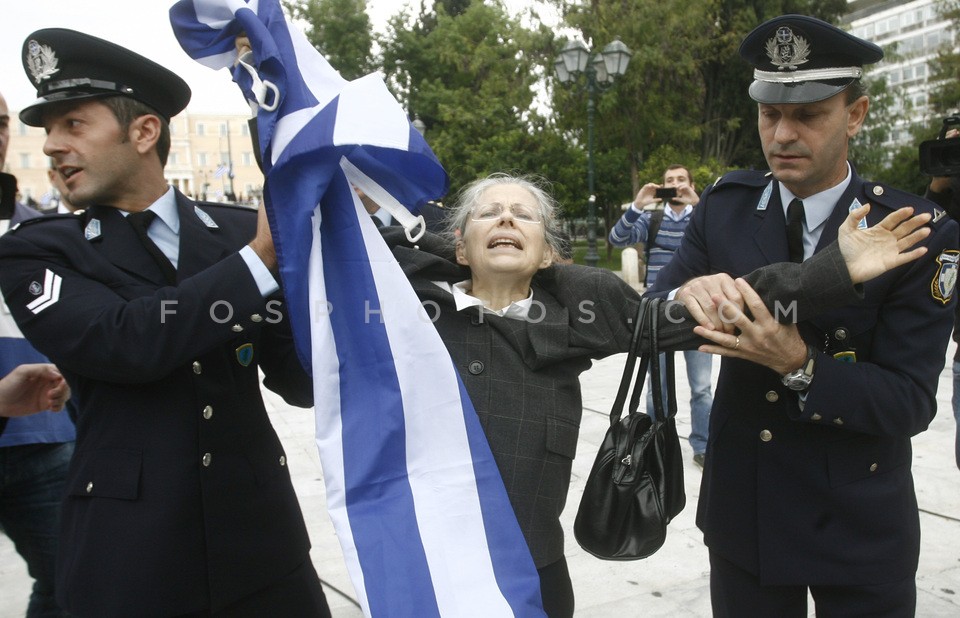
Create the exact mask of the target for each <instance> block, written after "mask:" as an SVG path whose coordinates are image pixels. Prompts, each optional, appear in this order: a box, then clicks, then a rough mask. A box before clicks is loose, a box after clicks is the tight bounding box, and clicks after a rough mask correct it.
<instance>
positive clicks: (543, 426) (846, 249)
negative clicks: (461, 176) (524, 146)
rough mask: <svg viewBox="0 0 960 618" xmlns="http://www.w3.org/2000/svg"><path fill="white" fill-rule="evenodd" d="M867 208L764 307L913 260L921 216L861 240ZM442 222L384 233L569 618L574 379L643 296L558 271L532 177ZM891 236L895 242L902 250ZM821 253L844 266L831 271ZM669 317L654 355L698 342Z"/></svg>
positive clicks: (816, 307)
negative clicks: (567, 512) (409, 232)
mask: <svg viewBox="0 0 960 618" xmlns="http://www.w3.org/2000/svg"><path fill="white" fill-rule="evenodd" d="M867 210H868V209H867V208H866V207H864V208H863V209H858V210H857V211H856V212H854V213H852V214H851V215H850V217H849V218H848V219H847V221H846V222H845V223H844V225H843V228H842V230H841V232H840V237H839V239H840V242H839V243H837V244H835V245H834V246H833V249H832V251H831V252H829V253H824V254H822V255H821V256H819V258H818V259H817V260H811V262H810V263H807V264H803V265H800V264H779V265H775V266H768V267H767V268H765V269H761V270H759V271H757V272H755V273H752V274H751V275H749V276H748V279H749V281H750V282H751V283H752V284H753V285H754V286H755V287H756V289H757V292H759V293H760V294H761V296H762V297H763V298H764V300H765V301H766V302H767V303H768V305H769V306H771V307H772V306H774V302H775V301H779V302H784V303H790V302H791V300H797V301H798V303H799V308H798V311H799V312H800V314H801V315H807V314H810V313H816V312H818V311H821V310H823V309H825V308H827V307H832V306H839V305H841V304H843V303H845V302H849V301H850V300H853V299H854V298H858V297H859V296H858V295H857V294H855V293H854V294H848V292H850V291H851V290H852V289H853V288H852V287H851V286H850V282H853V283H855V284H859V283H860V282H861V281H865V280H867V279H870V278H872V277H874V276H876V275H878V274H880V273H881V272H883V271H885V270H887V269H888V268H890V267H892V266H893V265H894V264H898V263H902V262H901V261H902V260H910V259H914V258H916V257H918V256H919V255H920V254H922V252H923V249H920V250H919V253H914V252H912V251H911V252H910V253H909V254H901V253H900V252H901V251H903V250H905V249H906V248H907V245H908V244H912V243H913V242H915V241H916V240H919V239H920V238H922V237H925V236H926V234H927V233H928V230H927V229H926V228H922V229H918V230H917V235H916V236H914V235H913V234H912V229H914V228H913V227H912V226H913V225H916V224H921V223H925V222H926V221H929V219H930V217H929V215H922V216H920V217H915V218H914V219H913V220H911V221H912V223H911V224H910V225H906V224H905V225H897V223H898V222H899V221H902V220H903V219H904V217H906V216H908V215H909V214H910V209H905V210H904V211H901V212H898V213H894V215H891V217H890V218H888V219H887V220H885V222H884V223H882V224H880V225H878V226H874V227H873V228H870V229H868V230H858V229H857V221H858V220H859V219H860V218H862V217H863V216H864V214H865V213H866V211H867ZM449 222H450V223H449V226H450V227H449V228H448V229H449V231H450V234H448V235H446V236H444V237H441V236H436V235H433V234H429V233H428V234H425V235H424V236H423V237H422V238H420V239H419V240H417V242H416V244H415V245H414V244H413V243H411V242H410V241H409V240H408V239H407V238H406V235H405V234H404V231H403V229H402V228H401V227H399V226H393V227H383V228H381V229H380V232H381V234H383V235H384V238H385V240H386V241H387V244H388V245H389V246H391V247H392V248H393V254H394V256H395V257H396V258H397V261H398V262H399V263H400V266H401V268H402V269H403V271H404V273H405V274H406V275H407V277H408V278H409V279H410V283H411V285H412V286H413V289H414V291H415V292H416V293H417V295H418V296H419V298H420V300H421V301H422V302H423V303H424V304H425V306H427V305H428V304H429V305H430V306H432V307H435V312H434V310H431V319H432V320H433V322H434V324H435V326H436V328H437V331H438V333H439V334H440V337H441V339H443V341H444V343H445V345H446V346H447V349H448V350H449V351H450V355H451V357H452V358H453V361H454V364H455V365H456V367H457V371H458V372H459V374H460V376H461V379H462V380H463V384H464V386H465V388H466V390H467V393H468V394H469V395H470V400H471V402H472V403H473V407H474V408H475V409H476V411H477V415H478V416H479V418H480V422H481V424H482V426H483V429H484V432H485V433H486V436H487V439H488V441H489V443H490V448H491V451H492V453H493V456H494V459H495V460H496V462H497V466H498V468H499V469H500V473H501V476H502V478H503V482H504V484H505V486H506V490H507V494H508V496H509V498H510V502H511V505H512V506H513V510H514V513H515V514H516V517H517V521H518V522H519V524H520V529H521V530H522V532H523V534H524V537H525V539H526V541H527V545H528V547H529V549H530V553H531V555H532V557H533V561H534V564H535V565H536V567H537V570H538V572H539V574H540V588H541V593H542V597H543V603H544V608H545V610H546V613H547V615H548V616H549V617H550V618H569V617H570V616H572V615H573V611H574V596H573V587H572V584H571V581H570V575H569V572H568V569H567V563H566V559H565V558H564V533H563V528H562V526H561V524H560V514H561V512H562V511H563V508H564V505H565V503H566V498H567V490H568V488H569V485H570V473H571V467H572V463H573V458H574V456H575V455H576V451H577V438H578V434H579V429H580V419H581V414H582V412H583V405H582V398H581V390H580V381H579V376H580V374H581V373H582V372H583V371H585V370H587V369H589V368H590V366H591V364H592V361H593V360H594V359H598V358H604V357H606V356H609V355H611V354H616V353H620V352H625V351H626V349H627V347H628V346H629V345H630V341H631V337H632V333H633V320H634V318H635V317H636V315H637V309H638V305H639V303H640V296H639V295H638V294H637V293H636V292H635V291H634V290H633V289H632V288H631V287H630V286H629V285H627V284H626V283H624V282H623V281H622V280H621V279H620V278H619V277H617V276H616V275H615V274H614V273H612V272H611V271H609V270H605V269H598V268H590V267H587V266H580V265H575V264H560V263H557V262H556V260H555V256H556V255H557V254H558V253H561V252H562V250H563V249H562V248H561V247H560V242H561V241H560V235H559V229H560V227H559V219H558V216H557V207H556V203H555V201H554V200H553V198H552V197H551V196H550V195H549V194H548V193H547V192H546V190H545V189H544V188H543V186H542V183H541V182H540V181H538V180H537V179H532V178H529V177H520V176H511V175H506V174H497V175H494V176H491V177H489V178H484V179H481V180H478V181H475V182H473V183H470V184H469V185H467V186H466V187H465V188H464V189H463V190H462V191H461V192H460V195H459V198H458V200H457V203H456V205H455V206H454V207H453V208H452V209H451V212H450V216H449ZM891 231H892V232H893V233H894V234H895V235H897V236H898V237H900V238H902V239H903V242H902V244H900V246H898V242H896V241H893V238H892V237H891ZM871 238H872V239H874V240H880V239H881V238H888V240H891V241H893V242H892V244H888V245H887V248H888V251H887V252H886V255H881V253H883V252H881V253H874V252H872V251H866V250H867V249H868V246H867V245H868V244H871V243H868V239H871ZM857 241H860V242H862V243H867V244H862V245H860V249H861V250H864V251H861V250H857V249H855V248H854V247H853V246H852V245H851V243H853V244H857ZM875 248H876V249H878V250H879V246H876V247H875ZM838 249H839V250H838ZM868 253H869V254H870V255H867V254H868ZM831 254H832V255H833V257H834V258H838V257H839V255H840V254H842V255H843V256H844V258H843V259H841V260H840V261H839V263H837V262H834V263H833V264H829V263H827V262H825V260H830V259H831V258H830V255H831ZM858 255H859V258H860V259H858V258H857V256H858ZM856 263H859V265H858V264H856ZM863 266H866V267H867V268H868V269H869V271H870V272H866V271H864V270H863V269H862V267H863ZM848 272H849V275H848ZM848 277H849V278H850V279H849V281H848V279H847V278H848ZM726 283H727V284H728V285H730V286H733V284H734V282H733V280H732V279H729V278H728V280H727V281H726ZM747 289H749V287H748V288H747ZM751 292H752V291H751ZM838 295H839V298H838ZM672 309H673V308H672ZM675 309H676V310H677V311H676V312H673V311H672V310H671V316H670V318H669V319H668V318H667V317H662V318H661V319H660V329H659V337H660V345H661V347H662V348H663V349H664V350H681V349H690V348H693V347H696V346H697V345H698V343H702V342H703V340H701V339H699V338H698V337H696V336H694V333H693V326H694V324H696V323H697V322H696V321H695V319H697V320H702V321H703V323H708V322H709V320H708V319H707V318H706V316H705V315H704V314H703V313H699V314H698V315H694V316H693V318H691V315H690V314H685V313H683V307H675ZM661 311H664V312H665V311H666V308H661ZM754 316H755V318H756V319H757V320H758V321H761V322H762V321H764V320H772V317H771V314H770V312H769V311H767V310H766V309H765V308H764V306H763V304H760V305H759V307H754ZM716 324H717V325H720V323H719V322H717V323H716ZM718 327H719V326H718Z"/></svg>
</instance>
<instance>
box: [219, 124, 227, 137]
mask: <svg viewBox="0 0 960 618" xmlns="http://www.w3.org/2000/svg"><path fill="white" fill-rule="evenodd" d="M228 126H229V125H227V123H225V122H221V123H220V137H226V136H227V133H228V130H227V127H228Z"/></svg>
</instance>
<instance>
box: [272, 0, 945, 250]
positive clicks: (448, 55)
mask: <svg viewBox="0 0 960 618" xmlns="http://www.w3.org/2000/svg"><path fill="white" fill-rule="evenodd" d="M945 2H946V6H947V7H948V9H949V10H951V11H954V13H951V14H952V15H954V16H956V15H958V14H960V8H958V7H960V0H945ZM398 4H399V3H398ZM538 4H539V5H541V6H542V5H552V7H553V8H555V9H558V10H559V11H560V14H561V16H562V19H563V23H562V24H560V28H559V29H558V31H559V32H562V33H563V34H564V36H571V35H570V34H568V33H570V32H573V35H572V36H575V37H576V38H580V39H582V40H584V41H586V42H587V44H588V46H590V47H592V49H593V50H594V51H595V52H596V51H601V50H602V48H603V47H604V46H605V45H606V44H608V43H609V42H611V41H613V40H614V39H616V38H619V39H620V40H621V41H623V42H624V43H625V44H626V45H627V46H628V47H630V49H631V50H632V51H633V57H632V59H631V61H630V66H629V69H628V71H627V73H626V75H625V76H623V77H622V78H620V79H619V80H617V82H616V83H615V84H614V85H613V87H612V88H609V89H604V90H602V91H599V92H595V96H594V101H595V124H594V148H593V163H594V170H595V174H594V178H595V193H596V197H597V201H596V209H597V215H598V217H599V219H600V223H599V225H598V227H607V228H609V226H610V225H612V224H613V222H614V221H615V220H616V218H617V217H619V216H620V205H621V204H623V203H624V202H626V201H628V200H630V199H632V197H633V196H634V195H635V194H636V192H637V190H638V189H639V187H640V185H642V184H643V183H645V182H650V181H651V180H657V179H659V178H661V177H662V174H663V170H664V169H665V168H666V166H667V165H669V164H671V163H681V164H684V165H686V166H688V167H690V168H691V171H692V172H693V176H694V181H695V182H696V187H697V189H698V191H700V192H702V191H703V190H704V189H705V188H706V187H707V185H709V184H710V183H712V182H714V181H715V180H716V178H717V177H718V176H719V175H721V174H722V173H725V172H726V171H728V170H729V169H733V168H741V167H746V168H757V169H764V168H766V162H765V161H764V158H763V153H762V151H761V148H760V143H759V138H758V136H757V130H756V110H757V106H756V104H755V103H754V102H753V101H751V100H750V98H749V96H748V95H747V88H748V86H749V84H750V81H751V79H752V73H751V70H750V67H749V66H748V65H747V64H746V63H744V62H743V61H742V60H741V59H740V57H739V54H738V53H737V49H738V47H739V45H740V42H741V41H742V40H743V37H744V36H745V35H746V34H747V33H748V32H749V31H750V30H752V29H753V28H754V27H755V26H756V25H757V24H759V23H760V22H762V21H764V20H766V19H769V18H771V17H774V16H776V15H779V14H784V13H800V14H805V15H813V16H817V17H820V18H823V19H826V20H828V21H836V18H837V17H838V16H839V15H840V14H841V13H842V12H843V11H844V10H845V9H846V7H847V2H846V0H579V1H577V0H539V3H538ZM286 5H287V7H288V9H289V10H290V11H291V12H292V13H293V14H294V15H295V16H296V17H298V18H299V19H302V20H305V21H307V22H309V24H310V25H311V29H310V36H311V37H312V38H311V40H312V41H313V42H314V44H315V45H317V46H318V48H320V49H321V51H323V52H324V53H326V54H327V55H328V57H329V59H330V60H331V63H332V64H333V65H334V66H336V67H337V68H338V69H340V70H341V72H342V73H343V74H344V76H345V77H353V76H355V75H357V74H360V73H365V72H367V71H368V70H370V69H373V68H377V69H379V70H381V71H382V72H383V74H384V75H385V78H386V81H387V84H388V86H389V87H390V88H391V90H392V91H393V92H394V94H395V95H396V96H397V98H398V100H400V101H401V103H402V104H403V105H404V107H405V108H406V109H407V110H408V113H409V115H410V117H411V118H416V117H419V118H420V120H422V121H423V122H424V124H425V125H426V133H425V136H426V139H427V141H428V143H429V144H430V145H431V147H432V148H433V149H434V151H435V152H436V154H437V156H438V157H439V159H440V161H441V162H442V163H443V164H444V166H445V167H446V169H447V171H448V173H449V174H450V177H451V187H452V189H453V190H454V191H455V190H457V189H459V188H460V187H461V186H462V185H463V184H465V183H467V182H469V181H471V180H474V179H476V178H478V177H481V176H485V175H487V174H489V173H492V172H496V171H514V172H520V173H535V174H540V175H542V176H544V177H545V178H546V179H548V180H550V181H551V182H552V189H553V192H554V194H555V196H556V197H557V199H558V200H559V201H560V203H561V205H562V206H563V208H564V211H565V213H566V216H567V217H569V218H571V219H582V218H583V217H585V216H586V210H587V198H588V193H589V191H588V189H587V141H588V139H587V137H588V136H587V126H588V123H587V109H588V98H589V97H588V94H589V93H588V92H587V88H586V87H585V84H584V78H583V77H581V78H580V80H579V82H578V83H573V84H571V83H567V84H562V83H560V82H559V81H558V80H557V78H556V74H555V72H554V67H553V61H554V59H555V58H556V56H557V54H558V53H559V51H560V48H561V47H562V46H563V44H564V42H565V40H563V39H561V38H558V36H557V35H556V34H555V33H554V32H553V29H551V28H548V27H547V26H545V25H543V24H541V23H539V22H537V21H536V19H535V18H534V19H529V18H528V19H527V21H523V20H521V17H519V16H514V15H511V14H510V13H508V11H507V10H506V8H505V6H504V4H503V2H502V0H485V1H484V0H437V1H436V2H426V1H423V0H421V1H420V2H408V3H404V5H403V8H401V9H399V10H398V12H397V13H396V14H395V15H394V16H393V17H392V18H391V19H390V21H389V23H388V27H387V30H386V32H385V33H384V34H383V35H382V36H380V37H379V38H378V40H377V41H376V43H377V46H378V47H379V49H380V55H379V57H378V58H376V59H375V64H376V65H377V66H375V67H374V66H372V64H371V63H372V61H371V56H370V53H369V49H370V39H369V37H368V36H367V34H369V21H368V20H366V13H365V11H364V9H365V5H366V3H365V1H364V0H299V1H294V0H286ZM537 10H538V9H537V7H533V8H532V9H531V10H530V11H528V12H526V13H525V14H526V15H531V16H534V15H536V13H537ZM353 20H357V21H353ZM348 24H353V25H350V26H348ZM351 45H356V48H352V47H351ZM887 51H888V54H889V55H888V58H893V57H894V56H893V52H895V50H887ZM938 62H940V63H941V64H940V65H938V66H940V67H941V68H940V69H939V70H940V71H941V72H940V73H939V74H938V75H940V76H941V79H942V80H943V84H944V86H943V94H942V96H941V99H942V103H938V105H940V106H941V109H942V110H944V111H946V110H947V109H949V108H952V107H956V105H957V102H958V101H960V85H958V80H957V79H956V76H957V75H960V55H951V54H948V53H946V52H945V53H944V54H941V57H940V58H939V59H938ZM870 88H871V110H870V115H869V116H868V123H867V124H866V125H865V126H864V127H863V130H862V131H861V134H860V135H859V136H858V137H857V139H856V140H855V141H854V142H853V143H852V149H851V159H852V160H853V161H854V162H855V164H856V165H857V169H858V171H860V172H861V173H862V174H864V175H865V176H868V177H871V178H875V179H878V180H880V179H884V180H886V179H887V178H890V179H894V178H895V179H897V181H896V182H891V184H894V185H898V186H904V187H907V186H911V187H913V186H916V185H917V183H918V181H917V179H916V178H911V177H910V174H909V173H910V169H911V167H910V166H911V164H912V163H911V161H910V160H909V159H910V157H909V152H908V151H907V150H905V151H903V152H897V153H890V152H889V148H888V147H886V146H884V144H889V141H890V128H891V127H892V126H893V125H894V121H895V120H896V116H895V113H902V112H901V111H899V109H898V108H897V105H896V104H897V103H898V101H899V98H901V97H903V93H902V92H901V91H899V90H896V89H891V88H888V87H887V85H886V84H883V83H882V82H880V81H876V82H875V83H871V84H870ZM948 102H949V104H948ZM894 110H897V111H896V112H895V111H894ZM913 150H914V152H915V150H916V149H915V148H913ZM913 165H914V167H915V164H913ZM920 181H921V183H922V179H920ZM601 231H602V230H601ZM600 238H602V235H601V236H600ZM601 253H603V251H601Z"/></svg>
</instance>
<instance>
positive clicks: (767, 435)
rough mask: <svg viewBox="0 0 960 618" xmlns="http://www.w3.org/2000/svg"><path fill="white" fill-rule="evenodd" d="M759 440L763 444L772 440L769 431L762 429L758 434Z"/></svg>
mask: <svg viewBox="0 0 960 618" xmlns="http://www.w3.org/2000/svg"><path fill="white" fill-rule="evenodd" d="M760 439H761V440H763V441H764V442H769V441H770V440H773V433H771V432H770V430H769V429H764V430H763V431H761V432H760Z"/></svg>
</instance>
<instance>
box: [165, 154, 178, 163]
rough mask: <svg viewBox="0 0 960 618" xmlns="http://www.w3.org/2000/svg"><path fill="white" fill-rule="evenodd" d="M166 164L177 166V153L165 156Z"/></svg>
mask: <svg viewBox="0 0 960 618" xmlns="http://www.w3.org/2000/svg"><path fill="white" fill-rule="evenodd" d="M167 162H168V163H170V165H176V164H177V153H175V152H171V153H170V154H169V155H167Z"/></svg>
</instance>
